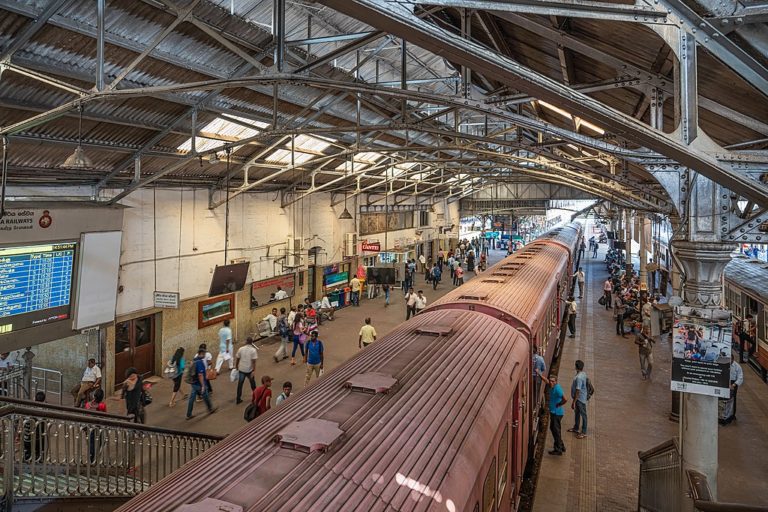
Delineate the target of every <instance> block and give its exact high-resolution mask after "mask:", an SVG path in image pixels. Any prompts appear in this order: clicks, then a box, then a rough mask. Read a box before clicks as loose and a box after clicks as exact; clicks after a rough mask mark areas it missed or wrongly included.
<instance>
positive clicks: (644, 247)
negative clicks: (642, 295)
mask: <svg viewBox="0 0 768 512" xmlns="http://www.w3.org/2000/svg"><path fill="white" fill-rule="evenodd" d="M650 224H651V220H650V219H649V218H648V217H647V216H645V215H643V216H642V217H641V218H640V269H639V270H638V272H639V274H638V275H639V276H640V284H642V283H645V285H646V286H648V269H647V264H648V257H647V256H646V253H647V252H648V241H649V240H648V237H646V236H645V233H646V229H647V230H649V231H650ZM652 288H653V287H649V288H648V291H649V292H650V291H652Z"/></svg>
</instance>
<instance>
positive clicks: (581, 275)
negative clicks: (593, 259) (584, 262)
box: [576, 271, 584, 283]
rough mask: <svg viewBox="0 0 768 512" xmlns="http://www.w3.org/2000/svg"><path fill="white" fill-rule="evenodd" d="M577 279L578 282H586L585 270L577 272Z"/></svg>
mask: <svg viewBox="0 0 768 512" xmlns="http://www.w3.org/2000/svg"><path fill="white" fill-rule="evenodd" d="M576 280H577V281H578V282H580V283H583V282H584V272H583V271H579V272H576Z"/></svg>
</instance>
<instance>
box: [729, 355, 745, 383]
mask: <svg viewBox="0 0 768 512" xmlns="http://www.w3.org/2000/svg"><path fill="white" fill-rule="evenodd" d="M731 382H735V383H736V385H737V386H739V387H741V385H742V384H744V370H742V369H741V366H740V365H739V363H737V362H736V361H731Z"/></svg>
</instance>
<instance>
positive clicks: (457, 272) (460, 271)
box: [454, 265, 464, 286]
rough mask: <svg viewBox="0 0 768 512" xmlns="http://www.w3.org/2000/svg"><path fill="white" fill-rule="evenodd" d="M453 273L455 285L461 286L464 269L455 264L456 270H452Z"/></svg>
mask: <svg viewBox="0 0 768 512" xmlns="http://www.w3.org/2000/svg"><path fill="white" fill-rule="evenodd" d="M454 274H455V275H456V286H461V285H463V284H464V269H463V268H461V265H456V270H455V271H454Z"/></svg>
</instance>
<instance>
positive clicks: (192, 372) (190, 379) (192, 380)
mask: <svg viewBox="0 0 768 512" xmlns="http://www.w3.org/2000/svg"><path fill="white" fill-rule="evenodd" d="M184 382H186V383H187V384H196V383H197V362H196V361H195V360H194V359H193V360H192V364H190V365H189V370H187V373H186V376H185V377H184Z"/></svg>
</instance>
